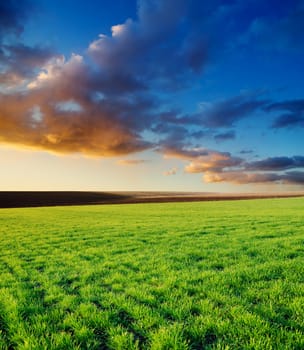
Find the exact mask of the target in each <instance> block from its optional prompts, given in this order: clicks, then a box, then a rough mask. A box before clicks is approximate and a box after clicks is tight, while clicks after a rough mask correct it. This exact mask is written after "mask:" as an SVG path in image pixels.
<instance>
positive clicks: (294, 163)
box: [246, 156, 304, 171]
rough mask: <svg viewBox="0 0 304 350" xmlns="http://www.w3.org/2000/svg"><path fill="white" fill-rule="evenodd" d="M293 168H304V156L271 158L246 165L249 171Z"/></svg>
mask: <svg viewBox="0 0 304 350" xmlns="http://www.w3.org/2000/svg"><path fill="white" fill-rule="evenodd" d="M293 168H304V156H293V157H272V158H271V157H270V158H266V159H263V160H259V161H256V162H251V163H248V164H247V165H246V169H247V170H262V171H265V170H266V171H282V170H288V169H293Z"/></svg>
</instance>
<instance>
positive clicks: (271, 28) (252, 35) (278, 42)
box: [243, 0, 304, 51]
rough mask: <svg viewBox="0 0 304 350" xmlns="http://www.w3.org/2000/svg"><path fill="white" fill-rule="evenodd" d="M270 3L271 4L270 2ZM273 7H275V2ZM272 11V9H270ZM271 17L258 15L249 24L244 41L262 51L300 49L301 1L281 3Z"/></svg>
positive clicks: (303, 17)
mask: <svg viewBox="0 0 304 350" xmlns="http://www.w3.org/2000/svg"><path fill="white" fill-rule="evenodd" d="M270 3H271V2H270ZM273 6H275V7H277V6H278V3H277V2H275V3H274V4H273ZM271 10H272V11H273V8H272V9H271ZM273 12H274V13H273V15H272V16H269V12H268V13H267V14H266V13H265V14H260V15H258V16H256V17H255V18H254V19H253V20H252V22H251V23H250V26H249V29H248V32H247V34H246V35H245V38H243V39H244V40H246V41H247V42H250V43H251V44H252V43H253V44H257V43H258V44H259V45H260V46H262V47H263V48H264V49H266V50H269V49H272V50H276V51H277V50H285V49H293V50H294V49H302V48H303V45H304V44H303V35H304V5H303V1H302V0H292V1H288V2H282V4H280V5H279V6H278V8H277V9H276V10H275V11H273Z"/></svg>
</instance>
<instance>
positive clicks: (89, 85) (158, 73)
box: [0, 0, 304, 192]
mask: <svg viewBox="0 0 304 350" xmlns="http://www.w3.org/2000/svg"><path fill="white" fill-rule="evenodd" d="M303 37H304V0H290V1H283V2H281V3H280V2H278V1H274V0H269V1H267V0H266V1H265V0H249V1H242V0H206V1H200V0H191V1H189V0H138V1H136V0H116V1H115V0H103V1H97V0H91V1H84V0H40V1H38V0H36V1H35V0H21V1H20V0H7V1H2V2H0V165H1V172H0V190H100V191H103V190H108V191H111V190H163V191H211V192H255V191H256V192H261V191H285V190H286V191H293V190H304V137H303V136H304V133H303V131H304V95H303V93H304V79H303V78H304V73H303V72H304V70H303V59H304V40H303Z"/></svg>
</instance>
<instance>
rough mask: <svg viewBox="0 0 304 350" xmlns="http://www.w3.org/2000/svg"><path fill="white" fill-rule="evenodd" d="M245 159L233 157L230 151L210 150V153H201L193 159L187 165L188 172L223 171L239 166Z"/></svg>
mask: <svg viewBox="0 0 304 350" xmlns="http://www.w3.org/2000/svg"><path fill="white" fill-rule="evenodd" d="M242 162H243V160H242V159H241V158H239V157H232V156H231V154H230V153H228V152H217V151H209V152H208V155H201V156H198V157H196V158H195V159H193V160H192V161H191V162H190V163H189V164H188V165H187V166H186V167H185V171H186V172H187V173H204V172H212V173H218V172H222V171H224V170H225V169H227V168H233V167H237V166H239V165H240V164H241V163H242Z"/></svg>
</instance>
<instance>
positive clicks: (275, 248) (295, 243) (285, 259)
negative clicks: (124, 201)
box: [0, 198, 304, 350]
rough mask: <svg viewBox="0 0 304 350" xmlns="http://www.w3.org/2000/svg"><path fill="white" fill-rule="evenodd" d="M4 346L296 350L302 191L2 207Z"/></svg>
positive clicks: (302, 302) (303, 267) (302, 272)
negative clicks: (283, 195) (297, 194)
mask: <svg viewBox="0 0 304 350" xmlns="http://www.w3.org/2000/svg"><path fill="white" fill-rule="evenodd" d="M0 233H1V239H0V274H1V278H0V349H126V350H129V349H130V350H132V349H153V350H156V349H164V350H165V349H166V350H171V349H176V350H177V349H223V350H224V349H225V350H228V349H233V350H234V349H261V350H268V349H304V283H303V282H304V259H303V258H304V199H303V198H294V199H263V200H247V201H223V202H199V203H198V202H197V203H171V204H132V205H104V206H83V207H53V208H28V209H2V210H1V211H0Z"/></svg>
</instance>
